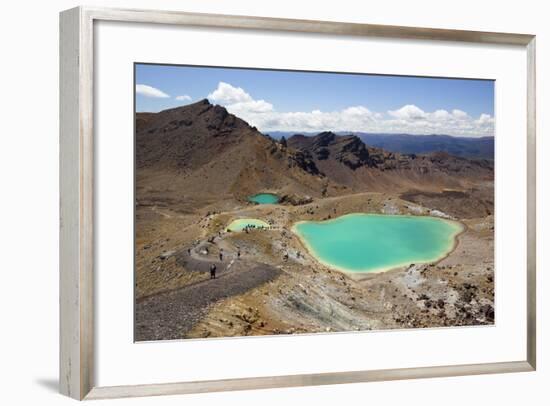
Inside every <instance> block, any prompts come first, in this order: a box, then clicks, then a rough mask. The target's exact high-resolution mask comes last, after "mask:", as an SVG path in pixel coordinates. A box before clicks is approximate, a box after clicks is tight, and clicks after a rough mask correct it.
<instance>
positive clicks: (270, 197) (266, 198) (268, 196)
mask: <svg viewBox="0 0 550 406" xmlns="http://www.w3.org/2000/svg"><path fill="white" fill-rule="evenodd" d="M248 201H250V202H252V203H256V204H275V203H278V202H279V196H277V195H276V194H274V193H258V194H255V195H253V196H250V197H249V198H248Z"/></svg>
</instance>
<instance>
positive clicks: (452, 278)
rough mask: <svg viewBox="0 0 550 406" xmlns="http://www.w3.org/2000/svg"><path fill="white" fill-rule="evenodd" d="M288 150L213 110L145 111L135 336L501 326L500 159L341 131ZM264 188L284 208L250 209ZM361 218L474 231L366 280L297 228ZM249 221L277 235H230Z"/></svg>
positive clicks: (294, 141)
mask: <svg viewBox="0 0 550 406" xmlns="http://www.w3.org/2000/svg"><path fill="white" fill-rule="evenodd" d="M285 141H286V142H279V141H275V140H273V139H271V138H269V137H267V136H265V135H263V134H262V133H260V132H259V131H258V130H257V129H255V128H253V127H250V126H249V125H248V124H247V123H246V122H244V121H243V120H241V119H239V118H237V117H235V116H233V115H231V114H229V113H228V112H227V111H226V110H225V109H224V108H223V107H220V106H214V105H211V104H210V103H209V102H208V101H206V100H203V101H200V102H198V103H194V104H191V105H188V106H184V107H179V108H175V109H170V110H165V111H162V112H160V113H154V114H153V113H138V114H137V115H136V210H135V215H136V242H135V244H136V261H135V263H136V268H135V272H136V275H135V281H136V287H135V296H136V323H135V330H136V331H135V333H136V340H138V341H142V340H159V339H176V338H201V337H221V336H239V335H260V334H293V333H312V332H327V331H350V330H351V331H354V330H365V329H389V328H409V327H440V326H457V325H480V324H492V323H494V318H495V315H494V307H493V306H494V305H493V303H494V290H493V289H494V283H493V279H494V268H493V267H494V260H493V249H494V246H493V245H494V242H493V240H494V237H493V235H494V222H493V164H492V161H488V160H470V159H465V158H458V157H454V156H451V155H449V154H446V153H432V154H428V155H415V154H400V153H394V152H390V151H386V150H382V149H379V148H372V147H369V146H367V145H365V144H364V143H363V142H362V141H361V140H360V139H359V138H357V137H355V136H353V135H350V136H339V135H335V134H334V133H331V132H325V133H321V134H318V135H316V136H312V137H305V136H293V137H290V138H289V139H288V140H285ZM258 192H273V193H276V194H278V195H279V196H280V197H281V201H280V204H277V205H254V204H251V203H249V202H248V201H247V197H248V196H250V195H252V194H254V193H258ZM352 212H367V213H385V214H409V215H431V216H440V217H447V218H454V219H456V220H458V221H460V222H461V223H462V224H463V225H464V226H465V232H464V233H463V234H461V235H460V236H459V238H458V242H457V246H456V248H455V250H454V251H453V252H451V253H450V254H449V255H448V256H447V257H446V258H445V259H443V260H441V261H439V262H438V263H432V264H410V265H409V266H407V267H404V268H400V269H394V270H391V271H388V272H385V273H379V274H363V275H357V274H345V273H341V272H338V271H335V270H332V269H329V268H327V267H325V266H322V265H321V264H319V263H318V262H317V261H316V260H315V258H313V257H312V256H310V255H309V254H308V252H307V251H306V250H305V249H304V247H303V246H302V245H301V243H300V241H299V240H298V238H297V237H296V236H295V235H294V234H293V233H292V232H291V231H290V229H291V227H292V224H293V223H294V222H296V221H298V220H322V219H328V218H333V217H336V216H339V215H343V214H347V213H352ZM243 217H250V218H258V219H262V220H264V221H266V222H268V223H269V224H270V228H269V229H268V230H248V231H247V232H233V233H231V232H227V231H226V227H227V225H228V224H229V223H230V222H231V221H232V220H234V219H235V218H243ZM212 264H215V265H216V267H217V278H216V279H212V280H211V279H210V273H209V268H210V265H212Z"/></svg>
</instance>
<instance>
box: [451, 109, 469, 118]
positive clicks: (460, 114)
mask: <svg viewBox="0 0 550 406" xmlns="http://www.w3.org/2000/svg"><path fill="white" fill-rule="evenodd" d="M453 116H454V117H455V118H458V119H459V120H464V119H467V118H469V116H468V113H466V112H465V111H462V110H459V109H454V110H453Z"/></svg>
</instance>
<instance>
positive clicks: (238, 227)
mask: <svg viewBox="0 0 550 406" xmlns="http://www.w3.org/2000/svg"><path fill="white" fill-rule="evenodd" d="M247 226H248V227H256V228H260V227H265V228H268V227H269V224H268V223H266V222H265V221H262V220H258V219H237V220H233V221H232V222H231V223H230V224H229V225H228V226H227V230H229V231H242V230H244V229H245V228H246V227H247Z"/></svg>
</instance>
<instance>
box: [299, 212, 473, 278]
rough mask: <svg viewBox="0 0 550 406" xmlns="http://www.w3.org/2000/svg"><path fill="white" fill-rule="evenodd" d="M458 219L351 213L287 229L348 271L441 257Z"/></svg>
mask: <svg viewBox="0 0 550 406" xmlns="http://www.w3.org/2000/svg"><path fill="white" fill-rule="evenodd" d="M462 229H463V227H462V225H461V224H460V223H458V222H455V221H451V220H445V219H440V218H435V217H427V216H397V215H384V214H380V215H378V214H363V213H354V214H348V215H345V216H342V217H338V218H336V219H332V220H326V221H300V222H298V223H296V224H295V225H294V226H293V228H292V231H294V233H296V234H297V235H298V237H300V240H301V241H302V243H303V244H304V245H305V246H306V248H307V249H308V251H309V252H310V254H312V255H313V256H314V257H315V258H316V259H317V260H318V261H319V262H321V263H323V264H325V265H327V266H329V267H332V268H335V269H339V270H343V271H347V272H357V273H364V272H381V271H387V270H390V269H393V268H397V267H401V266H407V265H409V264H411V263H427V262H433V261H437V260H439V259H442V258H444V257H445V256H446V255H447V254H448V253H450V252H451V251H452V250H453V249H454V246H455V239H456V237H457V235H458V234H460V232H461V231H462Z"/></svg>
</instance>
